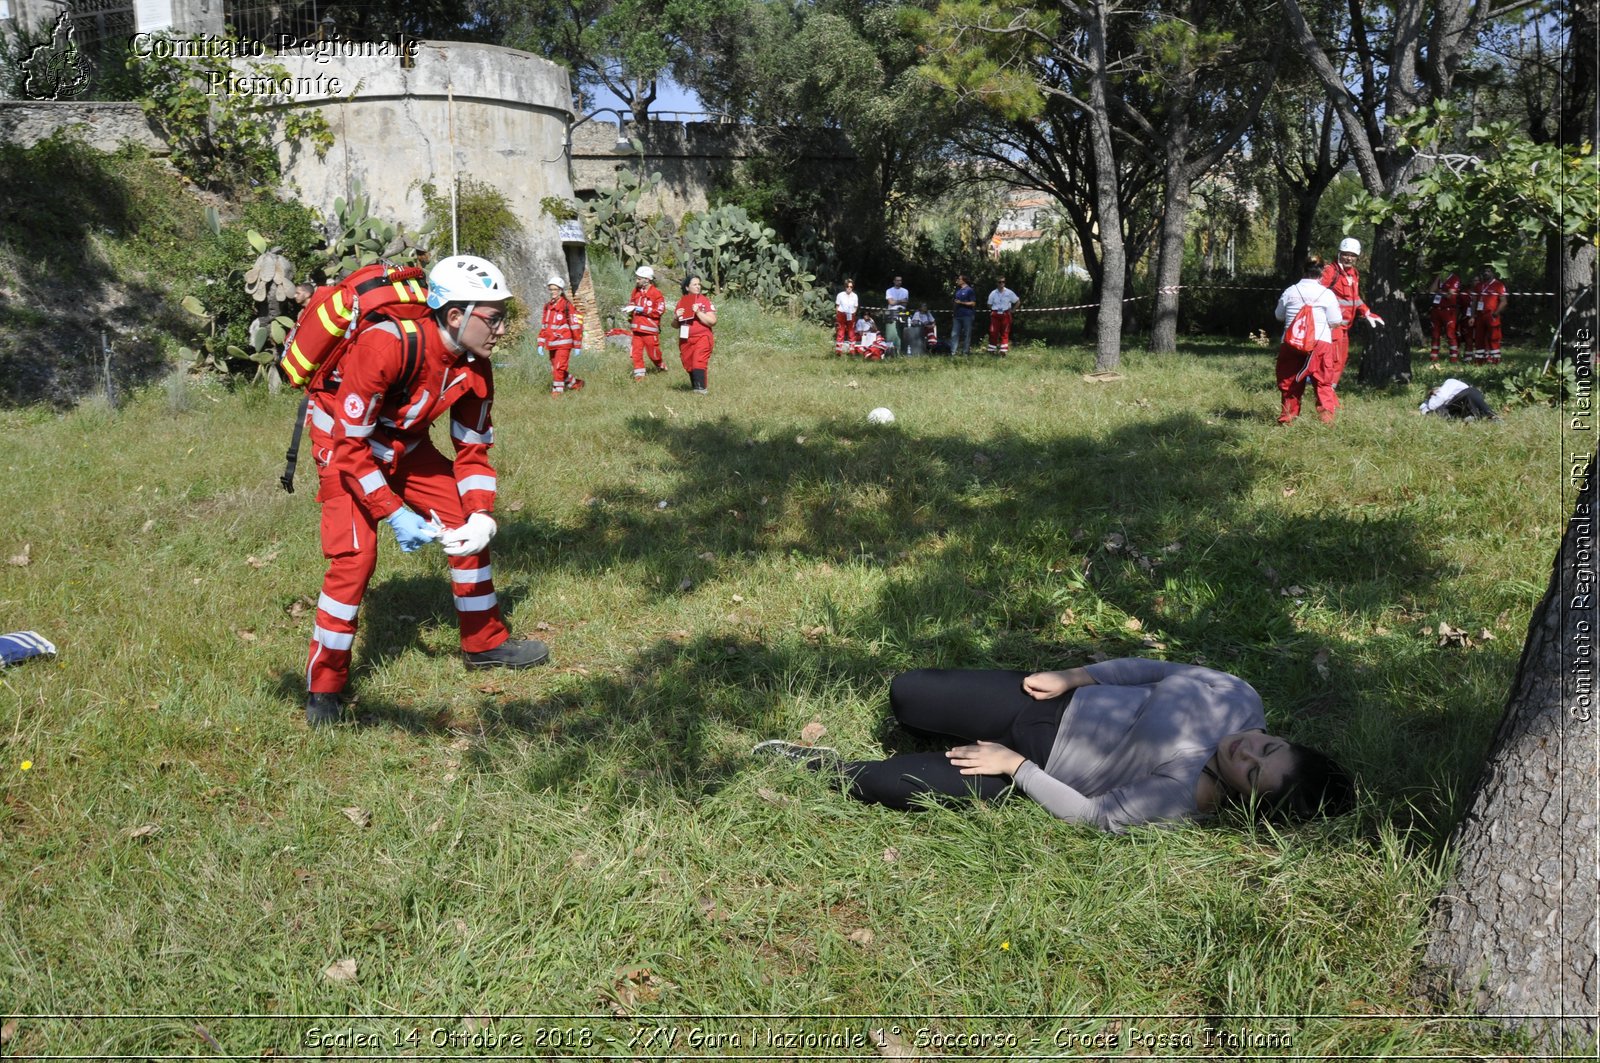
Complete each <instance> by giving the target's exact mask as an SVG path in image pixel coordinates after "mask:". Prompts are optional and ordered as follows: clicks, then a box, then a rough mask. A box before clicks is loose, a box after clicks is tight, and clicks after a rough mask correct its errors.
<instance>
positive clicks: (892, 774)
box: [840, 668, 1072, 809]
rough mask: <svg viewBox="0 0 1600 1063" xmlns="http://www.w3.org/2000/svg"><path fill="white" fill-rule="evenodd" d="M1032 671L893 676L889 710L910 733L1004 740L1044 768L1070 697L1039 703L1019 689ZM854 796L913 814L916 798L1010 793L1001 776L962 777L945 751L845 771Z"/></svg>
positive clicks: (855, 764) (929, 671) (987, 797)
mask: <svg viewBox="0 0 1600 1063" xmlns="http://www.w3.org/2000/svg"><path fill="white" fill-rule="evenodd" d="M1029 674H1030V673H1028V672H1011V671H1000V670H990V671H971V670H958V669H945V668H922V669H918V670H917V671H915V672H903V673H901V674H900V675H898V676H895V678H894V682H893V683H891V684H890V685H889V707H890V708H891V709H892V710H893V711H894V716H895V719H897V720H899V721H900V723H901V724H902V725H903V726H904V727H905V728H906V729H907V730H909V731H912V732H914V733H916V734H919V735H923V736H926V737H938V738H954V739H959V740H961V741H963V742H973V741H988V742H999V743H1001V744H1002V745H1005V746H1009V747H1010V748H1011V749H1013V750H1015V751H1016V752H1018V753H1020V754H1022V755H1023V756H1024V757H1027V758H1028V759H1029V760H1031V761H1033V762H1034V763H1035V764H1039V765H1041V766H1042V765H1043V764H1044V763H1045V761H1047V760H1048V759H1049V758H1050V749H1051V746H1052V745H1054V743H1055V739H1056V731H1057V729H1058V728H1059V727H1060V725H1061V714H1062V713H1063V712H1064V711H1065V710H1066V707H1067V702H1068V700H1070V698H1071V696H1072V695H1071V693H1070V692H1069V693H1068V694H1067V695H1065V696H1063V697H1059V698H1052V699H1050V700H1049V701H1036V700H1035V699H1034V698H1033V697H1031V696H1030V695H1029V694H1027V693H1026V692H1025V691H1024V690H1023V689H1022V681H1023V679H1025V678H1026V677H1027V676H1028V675H1029ZM840 771H842V772H843V773H844V776H845V780H846V783H847V787H848V791H849V794H850V796H851V797H854V798H856V799H857V800H859V801H867V802H870V803H872V804H879V805H887V806H889V807H890V808H899V809H913V808H916V807H918V804H919V803H920V801H919V799H928V798H932V799H934V800H936V801H941V802H944V803H950V802H952V801H954V800H959V799H961V798H968V797H976V798H978V799H980V800H984V801H1000V800H1002V799H1004V798H1005V797H1006V796H1007V795H1008V794H1009V792H1010V791H1011V780H1010V779H1009V778H1006V777H1005V776H1003V775H962V774H961V769H960V768H957V767H955V766H954V765H952V764H951V763H950V761H949V760H948V759H946V758H945V755H944V751H943V750H940V751H938V752H934V753H900V754H898V755H896V756H892V757H890V758H888V759H887V760H854V761H849V762H847V763H845V764H842V765H841V766H840Z"/></svg>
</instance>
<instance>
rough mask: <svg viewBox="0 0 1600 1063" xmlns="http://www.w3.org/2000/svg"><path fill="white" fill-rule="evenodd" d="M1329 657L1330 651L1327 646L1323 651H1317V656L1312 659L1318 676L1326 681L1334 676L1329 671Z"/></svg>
mask: <svg viewBox="0 0 1600 1063" xmlns="http://www.w3.org/2000/svg"><path fill="white" fill-rule="evenodd" d="M1328 656H1329V654H1328V649H1327V647H1326V646H1324V647H1323V648H1322V649H1320V650H1318V651H1317V653H1316V656H1314V657H1312V658H1311V663H1312V664H1313V665H1315V666H1316V669H1317V674H1318V675H1320V676H1321V677H1322V678H1324V679H1327V678H1329V677H1330V676H1331V675H1332V674H1333V673H1332V672H1330V671H1329V670H1328Z"/></svg>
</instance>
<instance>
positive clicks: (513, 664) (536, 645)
mask: <svg viewBox="0 0 1600 1063" xmlns="http://www.w3.org/2000/svg"><path fill="white" fill-rule="evenodd" d="M461 656H462V658H463V659H465V661H466V662H467V667H468V668H532V667H533V666H534V665H536V664H544V663H545V662H547V661H548V660H550V647H549V646H546V645H545V644H544V643H542V642H540V641H539V640H538V639H506V640H505V641H504V642H502V643H501V644H500V645H498V646H496V647H495V648H494V649H492V650H484V651H483V652H482V653H463V654H462V655H461Z"/></svg>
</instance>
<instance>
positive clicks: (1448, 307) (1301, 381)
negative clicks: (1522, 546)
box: [1274, 236, 1508, 425]
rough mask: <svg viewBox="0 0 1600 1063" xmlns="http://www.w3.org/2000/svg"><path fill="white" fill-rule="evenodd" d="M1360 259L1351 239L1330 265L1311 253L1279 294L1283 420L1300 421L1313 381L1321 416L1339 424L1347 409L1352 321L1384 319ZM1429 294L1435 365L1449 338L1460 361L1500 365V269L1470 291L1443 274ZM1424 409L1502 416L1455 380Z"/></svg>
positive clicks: (1453, 357)
mask: <svg viewBox="0 0 1600 1063" xmlns="http://www.w3.org/2000/svg"><path fill="white" fill-rule="evenodd" d="M1360 257H1361V241H1359V240H1357V239H1355V238H1354V237H1348V236H1347V237H1345V238H1344V239H1343V240H1341V241H1340V242H1339V255H1338V258H1337V259H1336V260H1335V261H1334V262H1332V263H1329V264H1326V265H1324V264H1323V261H1322V259H1321V258H1320V257H1318V256H1317V255H1310V256H1308V257H1307V258H1306V261H1305V263H1304V268H1303V269H1302V271H1301V277H1300V280H1298V281H1296V282H1295V283H1294V284H1291V285H1289V287H1287V288H1285V289H1284V291H1283V294H1282V295H1280V296H1279V297H1278V306H1277V309H1276V311H1275V312H1274V313H1275V316H1276V317H1277V319H1278V320H1279V321H1282V322H1283V323H1284V331H1283V340H1282V342H1281V343H1280V344H1279V346H1278V365H1277V377H1278V391H1279V392H1280V393H1281V396H1282V406H1281V408H1280V411H1279V414H1278V423H1279V424H1284V425H1286V424H1292V423H1293V422H1294V421H1295V419H1296V418H1298V417H1299V416H1300V399H1301V397H1302V396H1303V395H1304V394H1305V389H1306V384H1307V383H1310V384H1311V385H1312V387H1313V394H1314V396H1315V398H1316V404H1317V415H1318V417H1320V418H1321V420H1322V422H1323V423H1324V424H1332V423H1333V421H1334V419H1335V416H1336V414H1337V411H1338V409H1339V396H1338V393H1337V391H1336V389H1337V388H1338V386H1339V378H1340V377H1341V376H1343V374H1344V368H1345V363H1346V362H1348V361H1349V359H1350V327H1351V325H1353V324H1354V323H1355V321H1356V319H1357V318H1360V319H1362V320H1364V321H1366V322H1367V324H1368V325H1371V326H1373V327H1375V328H1376V327H1381V326H1382V325H1383V323H1384V322H1383V318H1381V317H1379V316H1378V315H1377V314H1374V313H1373V312H1372V310H1371V309H1370V308H1369V307H1368V306H1367V304H1366V303H1365V302H1363V301H1362V299H1361V274H1360V271H1359V270H1358V269H1357V268H1356V260H1357V259H1359V258H1360ZM1428 294H1429V297H1430V299H1431V303H1432V309H1431V318H1432V325H1433V348H1432V351H1431V356H1430V359H1429V361H1430V362H1435V363H1436V362H1438V361H1439V344H1440V339H1441V338H1443V339H1444V340H1445V341H1446V344H1447V350H1448V352H1449V357H1450V361H1452V362H1460V361H1462V360H1463V357H1464V358H1465V361H1467V362H1475V363H1478V364H1483V363H1488V364H1490V365H1498V364H1500V334H1501V333H1500V315H1501V314H1502V313H1503V312H1504V310H1505V307H1506V301H1507V296H1508V293H1507V291H1506V286H1505V283H1504V282H1503V281H1501V280H1500V278H1499V277H1498V276H1497V275H1496V272H1495V268H1494V267H1493V266H1485V267H1483V268H1482V269H1481V270H1480V271H1479V273H1478V278H1477V280H1476V281H1474V282H1473V283H1472V284H1471V285H1470V286H1468V287H1467V288H1466V289H1465V290H1463V288H1462V281H1461V277H1460V275H1459V274H1458V273H1456V272H1455V271H1453V270H1451V271H1441V272H1440V274H1439V275H1438V277H1437V278H1435V280H1434V282H1433V285H1432V287H1431V288H1430V289H1429V293H1428ZM1458 331H1459V333H1460V334H1461V335H1464V336H1466V337H1467V341H1466V342H1467V350H1466V352H1465V355H1464V356H1463V355H1462V353H1461V352H1460V351H1459V350H1458V347H1457V340H1456V337H1457V334H1458ZM1441 395H1442V396H1443V398H1441ZM1421 409H1422V412H1424V413H1432V412H1436V411H1438V412H1449V413H1453V414H1456V415H1457V416H1461V417H1485V418H1492V417H1493V416H1494V415H1493V411H1491V410H1490V409H1489V407H1488V404H1487V403H1486V402H1484V401H1483V396H1482V393H1481V392H1479V391H1478V390H1477V389H1476V388H1474V387H1472V386H1471V385H1469V384H1467V383H1466V382H1464V381H1460V380H1455V379H1453V378H1452V379H1450V380H1447V381H1445V382H1444V384H1443V385H1441V386H1440V387H1438V388H1435V389H1433V391H1431V392H1430V393H1429V396H1428V400H1427V401H1425V402H1424V403H1423V404H1422V407H1421Z"/></svg>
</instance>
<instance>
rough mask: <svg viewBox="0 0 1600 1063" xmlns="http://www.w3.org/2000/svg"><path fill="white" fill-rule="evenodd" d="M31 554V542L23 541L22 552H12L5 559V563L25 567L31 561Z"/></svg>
mask: <svg viewBox="0 0 1600 1063" xmlns="http://www.w3.org/2000/svg"><path fill="white" fill-rule="evenodd" d="M32 555H33V544H32V543H23V544H22V552H21V553H20V554H12V555H11V556H10V557H9V558H7V559H6V564H8V565H16V566H17V567H18V568H26V567H27V566H28V565H29V564H30V563H31V562H32Z"/></svg>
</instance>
